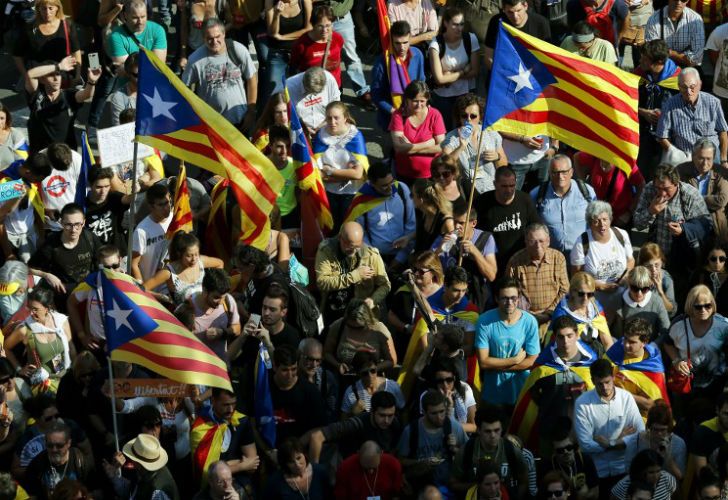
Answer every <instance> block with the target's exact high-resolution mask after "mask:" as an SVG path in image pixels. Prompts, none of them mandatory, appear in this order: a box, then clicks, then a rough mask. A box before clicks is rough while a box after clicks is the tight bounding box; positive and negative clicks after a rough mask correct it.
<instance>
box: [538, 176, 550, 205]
mask: <svg viewBox="0 0 728 500" xmlns="http://www.w3.org/2000/svg"><path fill="white" fill-rule="evenodd" d="M548 188H549V183H548V181H546V182H542V183H541V184H540V185H539V186H538V193H536V208H538V209H541V207H542V206H543V200H544V199H545V198H546V190H547V189H548Z"/></svg>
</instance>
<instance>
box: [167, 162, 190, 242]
mask: <svg viewBox="0 0 728 500" xmlns="http://www.w3.org/2000/svg"><path fill="white" fill-rule="evenodd" d="M192 229H193V227H192V209H190V192H189V190H188V189H187V169H186V168H185V163H184V162H182V164H181V165H180V167H179V174H177V185H176V188H175V190H174V214H173V215H172V222H170V224H169V227H168V228H167V239H170V240H171V239H172V238H173V237H174V235H175V234H177V231H184V232H186V233H191V232H192Z"/></svg>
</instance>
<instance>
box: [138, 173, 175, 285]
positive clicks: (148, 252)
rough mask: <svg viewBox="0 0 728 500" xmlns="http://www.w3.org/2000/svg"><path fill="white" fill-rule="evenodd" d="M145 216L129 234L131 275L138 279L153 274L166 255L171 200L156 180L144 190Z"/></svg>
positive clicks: (163, 186) (164, 188)
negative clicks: (146, 208) (147, 210)
mask: <svg viewBox="0 0 728 500" xmlns="http://www.w3.org/2000/svg"><path fill="white" fill-rule="evenodd" d="M146 200H147V205H149V215H147V216H146V217H145V218H144V219H143V220H142V221H141V222H140V223H139V224H138V225H137V227H136V229H134V234H133V236H132V238H133V241H132V258H131V275H132V276H133V277H134V278H136V279H138V280H139V281H146V280H148V279H150V278H151V277H152V276H154V275H155V274H156V272H157V270H159V268H160V267H162V263H163V261H164V259H166V258H167V248H168V246H169V241H168V240H167V238H166V233H167V228H168V227H169V224H170V223H171V222H172V201H171V198H170V196H169V189H167V186H165V185H164V184H160V183H157V184H155V185H153V186H152V187H150V188H149V190H147V193H146Z"/></svg>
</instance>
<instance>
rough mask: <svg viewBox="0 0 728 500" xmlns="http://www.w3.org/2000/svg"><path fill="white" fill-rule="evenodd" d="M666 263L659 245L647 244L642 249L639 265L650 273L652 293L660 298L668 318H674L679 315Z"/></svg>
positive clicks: (638, 258)
mask: <svg viewBox="0 0 728 500" xmlns="http://www.w3.org/2000/svg"><path fill="white" fill-rule="evenodd" d="M666 262H667V260H666V259H665V254H664V253H662V249H661V248H660V245H658V244H657V243H645V244H644V245H642V246H641V247H640V253H639V255H637V265H638V266H644V267H645V268H646V269H647V270H648V271H649V272H650V279H651V280H652V291H653V292H655V293H656V294H657V295H659V296H660V299H661V300H662V303H663V304H665V310H666V311H667V314H668V316H670V317H671V318H672V317H673V316H675V314H676V313H677V302H676V301H675V285H674V284H673V281H672V276H670V273H668V272H667V271H666V270H665V269H664V267H665V263H666Z"/></svg>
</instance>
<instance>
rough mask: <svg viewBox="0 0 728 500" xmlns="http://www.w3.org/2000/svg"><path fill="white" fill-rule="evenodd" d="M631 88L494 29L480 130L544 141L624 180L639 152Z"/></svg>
mask: <svg viewBox="0 0 728 500" xmlns="http://www.w3.org/2000/svg"><path fill="white" fill-rule="evenodd" d="M638 83H639V77H638V76H637V75H634V74H631V73H627V72H625V71H622V70H620V69H618V68H616V67H615V66H613V65H611V64H607V63H604V62H600V61H593V60H591V59H587V58H584V57H581V56H578V55H576V54H572V53H569V52H567V51H565V50H563V49H561V48H559V47H556V46H554V45H551V44H549V43H546V42H543V41H541V40H539V39H538V38H535V37H533V36H530V35H527V34H525V33H523V32H522V31H519V30H518V29H516V28H514V27H512V26H509V25H507V24H505V23H503V22H501V23H500V27H499V30H498V38H497V42H496V48H495V53H494V57H493V71H492V73H491V79H490V88H489V89H488V102H487V106H486V110H485V120H483V127H484V128H485V127H491V126H492V128H493V129H494V130H497V131H499V132H511V133H516V134H523V135H529V136H533V135H541V134H543V135H548V136H550V137H553V138H554V139H558V140H561V141H564V142H565V143H567V144H568V145H570V146H572V147H574V148H575V149H578V150H580V151H584V152H587V153H590V154H592V155H594V156H596V157H597V158H600V159H602V160H605V161H607V162H609V163H611V164H612V165H615V166H617V167H618V168H620V169H622V170H624V171H625V173H627V174H629V173H630V172H631V170H632V166H633V165H634V164H635V163H636V161H637V153H638V150H639V123H638V120H637V100H638V92H637V85H638Z"/></svg>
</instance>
